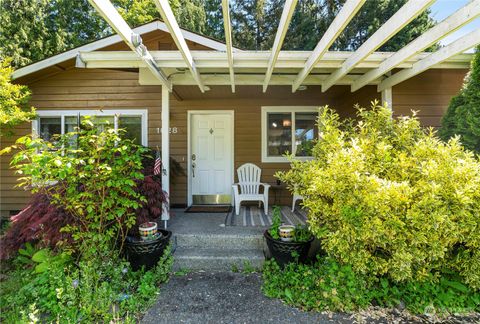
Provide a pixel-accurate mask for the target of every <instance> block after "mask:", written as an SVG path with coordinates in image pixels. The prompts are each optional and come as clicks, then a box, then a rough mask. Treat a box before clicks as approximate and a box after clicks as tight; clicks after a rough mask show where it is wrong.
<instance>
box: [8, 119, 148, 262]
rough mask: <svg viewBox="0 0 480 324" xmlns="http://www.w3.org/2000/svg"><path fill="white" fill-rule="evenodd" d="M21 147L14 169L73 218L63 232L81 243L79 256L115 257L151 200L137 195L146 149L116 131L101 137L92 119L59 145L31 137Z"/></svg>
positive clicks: (24, 181)
mask: <svg viewBox="0 0 480 324" xmlns="http://www.w3.org/2000/svg"><path fill="white" fill-rule="evenodd" d="M17 146H18V148H20V151H19V152H18V153H17V154H15V155H14V157H13V159H12V164H13V165H14V166H15V167H16V168H17V172H18V173H19V174H20V175H21V176H22V177H21V178H20V181H21V184H20V185H21V186H24V187H27V188H30V189H31V190H32V191H33V192H34V193H43V194H45V195H46V196H47V197H48V198H49V200H50V202H51V203H52V204H54V205H56V206H58V207H60V208H61V209H62V210H64V211H65V212H67V213H68V214H69V215H71V216H72V218H73V220H72V223H71V224H68V225H67V226H66V227H64V228H63V229H62V230H63V231H65V232H69V233H71V235H72V237H73V239H74V241H75V242H76V243H77V244H76V245H75V246H74V252H80V253H86V254H87V255H89V256H94V257H97V258H98V257H101V256H103V255H105V256H106V257H107V258H109V257H110V256H111V255H110V254H111V253H114V252H115V251H116V245H117V244H118V243H123V242H124V238H125V236H126V233H127V230H128V229H129V228H130V227H132V226H133V225H134V224H135V221H136V216H135V210H136V209H138V208H139V207H141V206H142V203H143V202H144V201H145V198H144V197H143V196H141V195H140V194H139V193H138V191H137V190H136V187H137V183H136V180H140V179H143V178H144V176H143V174H142V172H141V171H142V169H143V167H142V155H143V154H144V152H145V148H143V147H141V146H138V145H135V144H134V143H133V142H132V141H131V140H128V139H122V137H121V133H120V134H118V133H117V132H116V131H115V130H113V129H106V130H105V131H103V132H100V133H99V132H98V130H97V129H96V128H95V126H94V124H93V123H92V121H91V120H90V119H89V118H85V119H84V121H83V124H82V129H81V130H78V131H76V132H71V133H67V134H65V135H62V136H59V137H58V138H55V140H54V141H53V142H46V141H44V140H42V139H39V138H37V139H35V138H31V137H28V136H27V137H23V138H21V139H19V140H18V141H17ZM52 184H55V185H52ZM87 258H88V256H87Z"/></svg>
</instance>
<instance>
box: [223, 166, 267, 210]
mask: <svg viewBox="0 0 480 324" xmlns="http://www.w3.org/2000/svg"><path fill="white" fill-rule="evenodd" d="M237 175H238V183H234V184H233V186H232V187H233V194H234V197H233V198H234V202H235V213H236V215H238V214H240V204H241V202H242V201H259V202H262V203H263V210H264V213H265V215H267V213H268V189H270V185H269V184H266V183H261V182H260V178H261V175H262V170H261V169H260V168H259V167H258V166H256V165H255V164H252V163H245V164H243V165H242V166H240V167H239V168H238V169H237ZM260 186H263V193H260Z"/></svg>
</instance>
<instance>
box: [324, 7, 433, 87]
mask: <svg viewBox="0 0 480 324" xmlns="http://www.w3.org/2000/svg"><path fill="white" fill-rule="evenodd" d="M433 2H435V0H410V1H408V2H407V3H406V4H404V5H403V6H402V7H401V8H400V9H399V10H398V11H397V12H396V13H395V14H394V15H393V16H392V17H390V19H388V20H387V22H386V23H385V24H383V25H382V26H381V27H380V28H379V29H378V30H377V31H376V32H375V33H374V34H373V35H372V36H371V37H370V38H369V39H367V40H366V41H365V43H363V44H362V46H360V48H358V49H357V51H355V53H354V54H353V55H352V56H350V57H349V58H348V59H347V60H346V61H345V62H344V63H343V65H342V67H341V68H339V69H338V70H336V71H335V72H333V73H332V74H331V75H330V77H329V78H328V79H327V80H326V81H325V83H324V84H322V92H325V91H327V90H328V89H329V88H330V87H331V86H333V85H334V84H335V83H336V82H337V81H338V80H339V79H340V78H341V77H343V76H344V75H346V74H348V72H350V71H351V70H352V69H353V68H355V66H356V65H357V64H358V63H359V62H361V61H362V60H363V59H365V58H366V57H367V56H368V55H370V54H371V53H372V52H373V51H375V50H376V49H377V48H379V47H380V46H382V45H383V44H384V43H385V42H387V41H388V40H389V39H390V38H392V37H393V36H394V35H395V34H396V33H398V32H399V31H400V30H401V29H402V28H403V27H405V26H406V25H407V24H408V23H410V22H411V21H412V20H413V19H415V18H416V17H417V16H418V15H419V14H421V13H422V12H423V11H424V10H425V9H427V7H428V6H430V5H431V4H432V3H433Z"/></svg>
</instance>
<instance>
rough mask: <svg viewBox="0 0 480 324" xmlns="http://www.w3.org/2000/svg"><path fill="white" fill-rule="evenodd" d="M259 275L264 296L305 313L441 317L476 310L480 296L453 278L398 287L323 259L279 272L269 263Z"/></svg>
mask: <svg viewBox="0 0 480 324" xmlns="http://www.w3.org/2000/svg"><path fill="white" fill-rule="evenodd" d="M262 276H263V286H262V290H263V292H264V293H265V295H266V296H268V297H272V298H280V299H282V300H284V301H285V302H286V303H287V304H289V305H292V306H296V307H299V308H302V309H304V310H315V311H325V310H328V311H341V312H351V311H357V310H360V309H363V308H366V307H367V306H370V305H380V306H384V307H395V308H399V309H403V308H406V309H407V310H409V311H410V312H411V313H414V314H422V315H427V316H432V315H437V316H440V317H442V316H446V315H449V314H452V313H468V312H478V311H480V292H479V291H475V290H474V289H472V288H469V287H468V286H467V285H465V284H464V283H462V282H461V279H460V278H459V277H458V275H455V274H443V275H442V276H441V277H437V278H429V279H430V280H424V281H421V282H419V281H409V282H406V283H398V282H395V281H393V280H391V279H389V278H386V277H381V278H375V277H371V276H368V275H364V274H359V273H356V272H354V271H353V269H352V267H351V266H350V265H346V264H341V263H339V262H337V261H335V260H334V259H333V258H331V257H321V258H319V260H318V261H317V262H316V263H314V264H301V263H290V264H288V265H286V266H285V267H284V268H283V269H282V268H281V267H280V266H279V265H278V264H277V263H275V262H274V261H267V262H266V263H265V265H264V268H263V272H262Z"/></svg>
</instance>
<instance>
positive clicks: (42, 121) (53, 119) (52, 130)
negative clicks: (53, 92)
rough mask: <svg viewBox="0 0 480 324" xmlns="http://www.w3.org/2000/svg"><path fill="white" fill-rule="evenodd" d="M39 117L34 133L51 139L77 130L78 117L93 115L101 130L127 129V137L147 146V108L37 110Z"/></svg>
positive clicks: (34, 126) (94, 121)
mask: <svg viewBox="0 0 480 324" xmlns="http://www.w3.org/2000/svg"><path fill="white" fill-rule="evenodd" d="M37 115H38V118H37V120H35V121H33V125H32V128H33V133H34V134H37V135H38V136H40V137H41V138H42V139H44V140H47V141H50V140H51V139H52V138H53V137H54V135H61V134H65V133H68V132H73V131H75V128H76V127H77V126H78V125H79V124H80V123H79V120H78V118H79V117H80V119H81V118H82V117H83V116H92V122H93V123H94V124H95V125H96V127H97V128H98V130H99V131H103V130H105V129H107V128H108V127H112V128H114V129H120V128H122V129H125V134H124V135H123V136H124V137H126V138H129V139H131V140H133V141H134V142H135V143H137V144H141V145H144V146H147V144H148V143H147V110H145V109H136V110H111V111H108V110H102V111H100V110H80V111H78V110H70V111H65V110H62V111H58V110H49V111H46V110H37Z"/></svg>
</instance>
